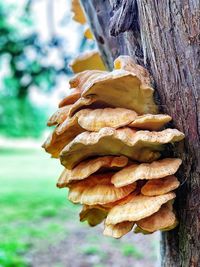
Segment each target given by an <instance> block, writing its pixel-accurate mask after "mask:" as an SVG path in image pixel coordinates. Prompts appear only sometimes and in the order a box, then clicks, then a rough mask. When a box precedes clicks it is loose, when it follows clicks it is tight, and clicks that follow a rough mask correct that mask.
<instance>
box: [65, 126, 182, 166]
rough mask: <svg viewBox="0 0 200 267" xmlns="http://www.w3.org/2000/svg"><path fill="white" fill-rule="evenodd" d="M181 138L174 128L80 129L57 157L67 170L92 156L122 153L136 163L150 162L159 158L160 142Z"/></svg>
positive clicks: (162, 143) (161, 144) (161, 146)
mask: <svg viewBox="0 0 200 267" xmlns="http://www.w3.org/2000/svg"><path fill="white" fill-rule="evenodd" d="M182 139H183V134H182V133H181V132H179V131H178V130H176V129H166V130H163V131H161V132H150V131H136V130H133V129H130V128H121V129H117V130H116V129H113V128H102V129H101V130H100V131H99V132H83V133H81V134H80V135H78V136H77V137H75V138H74V139H73V141H71V142H70V143H69V144H68V145H67V146H66V147H65V148H64V149H63V150H62V151H61V154H60V159H61V163H62V164H63V165H64V166H65V167H66V168H68V169H72V168H73V167H74V166H75V165H76V164H78V163H79V162H80V161H81V160H83V159H86V158H88V157H91V156H95V155H101V156H103V155H124V156H127V157H128V158H130V159H132V160H137V161H139V162H151V161H153V160H156V159H157V158H159V156H160V153H159V151H161V150H163V149H164V147H163V145H164V144H167V143H173V142H177V141H180V140H182Z"/></svg>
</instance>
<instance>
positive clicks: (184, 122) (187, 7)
mask: <svg viewBox="0 0 200 267" xmlns="http://www.w3.org/2000/svg"><path fill="white" fill-rule="evenodd" d="M81 2H82V5H83V7H84V10H85V13H86V15H87V18H88V22H89V24H90V26H91V29H92V31H93V33H94V36H95V38H96V41H97V43H98V46H99V49H100V52H101V54H102V57H103V59H104V61H105V62H106V64H107V66H108V67H109V68H110V69H111V68H112V65H113V60H114V59H115V58H116V57H117V56H119V55H130V56H132V57H133V59H134V60H135V62H137V63H138V64H141V65H143V66H145V67H146V68H147V69H148V70H149V72H150V73H151V75H152V78H153V81H154V88H155V89H156V96H155V97H156V101H157V103H158V104H159V106H160V109H161V111H162V112H165V113H167V114H169V115H171V116H172V118H173V126H174V127H176V128H177V129H179V130H181V131H183V132H184V133H185V136H186V138H185V141H184V142H183V143H182V144H180V145H178V146H177V147H176V148H175V155H176V156H180V157H181V158H182V159H183V165H182V168H181V170H180V171H179V173H178V177H179V179H180V181H181V187H180V189H179V190H178V191H177V199H176V202H175V207H176V211H177V215H178V218H179V222H180V223H179V226H178V227H177V228H176V229H175V230H172V231H169V232H166V233H164V234H163V235H162V242H161V261H162V262H161V265H162V266H163V267H179V266H181V267H197V266H200V207H199V202H200V2H199V0H166V1H160V0H110V1H109V0H87V1H86V0H81Z"/></svg>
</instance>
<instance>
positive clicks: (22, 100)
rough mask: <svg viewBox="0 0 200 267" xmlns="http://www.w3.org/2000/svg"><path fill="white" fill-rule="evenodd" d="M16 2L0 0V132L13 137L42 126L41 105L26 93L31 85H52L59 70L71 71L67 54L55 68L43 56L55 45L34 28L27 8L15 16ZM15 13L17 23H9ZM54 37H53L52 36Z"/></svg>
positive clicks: (36, 133)
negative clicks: (46, 41) (32, 100)
mask: <svg viewBox="0 0 200 267" xmlns="http://www.w3.org/2000/svg"><path fill="white" fill-rule="evenodd" d="M16 7H17V6H11V5H8V4H5V2H4V1H0V68H1V71H2V70H5V72H4V73H3V76H2V80H1V84H0V107H1V109H0V133H1V134H4V135H8V136H12V137H28V136H32V137H38V136H40V135H41V132H42V131H43V130H44V128H45V120H46V112H44V108H45V107H42V108H43V109H42V108H38V107H37V106H34V105H33V104H32V103H31V101H30V99H29V96H28V93H29V91H30V89H31V88H32V87H35V88H38V89H39V90H42V91H43V92H48V91H50V90H51V89H53V88H54V87H55V85H56V83H57V79H58V77H59V75H60V74H62V73H66V74H68V73H70V70H69V69H68V67H67V61H68V57H67V56H66V55H63V57H62V58H63V64H62V66H61V67H60V68H59V69H58V68H57V67H56V66H54V65H52V64H49V63H48V61H47V60H46V59H47V58H48V55H49V53H51V50H52V49H54V48H55V47H54V46H52V45H51V46H50V45H49V44H47V43H43V42H42V41H41V40H40V38H39V36H38V34H37V32H35V31H34V21H33V19H32V17H31V14H30V12H28V11H27V10H24V11H23V14H22V15H21V16H19V17H17V14H16V12H15V9H16ZM11 17H14V18H15V21H16V23H10V18H11ZM54 41H55V40H54Z"/></svg>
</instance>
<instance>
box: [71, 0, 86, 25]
mask: <svg viewBox="0 0 200 267" xmlns="http://www.w3.org/2000/svg"><path fill="white" fill-rule="evenodd" d="M71 11H72V12H73V17H72V19H73V20H75V21H77V22H79V23H80V24H85V23H86V18H85V14H84V12H83V8H82V6H81V3H80V0H72V1H71Z"/></svg>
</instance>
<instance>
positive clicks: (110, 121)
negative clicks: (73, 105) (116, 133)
mask: <svg viewBox="0 0 200 267" xmlns="http://www.w3.org/2000/svg"><path fill="white" fill-rule="evenodd" d="M136 117H137V113H136V112H135V111H133V110H129V109H124V108H101V109H82V110H80V111H78V112H77V113H75V114H74V116H73V117H71V118H69V117H67V118H66V120H65V121H64V122H63V123H62V124H61V125H60V126H59V127H58V129H57V133H58V134H61V133H63V132H64V131H66V130H68V125H69V123H70V121H73V123H74V124H77V123H78V124H79V125H80V126H81V127H82V128H83V129H85V130H86V131H90V132H98V131H99V130H101V129H102V128H105V127H112V128H119V127H122V126H125V125H127V124H129V123H130V122H131V121H133V120H134V119H135V118H136Z"/></svg>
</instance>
